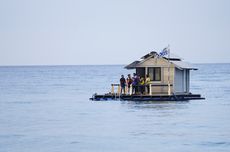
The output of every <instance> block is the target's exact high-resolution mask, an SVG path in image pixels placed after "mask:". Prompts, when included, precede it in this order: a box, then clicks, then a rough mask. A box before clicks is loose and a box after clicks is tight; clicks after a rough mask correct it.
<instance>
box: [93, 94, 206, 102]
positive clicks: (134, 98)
mask: <svg viewBox="0 0 230 152" xmlns="http://www.w3.org/2000/svg"><path fill="white" fill-rule="evenodd" d="M204 99H205V98H203V97H201V95H200V94H178V95H175V94H172V95H166V94H162V95H135V94H132V95H125V94H121V95H119V94H104V95H98V94H94V95H93V96H92V98H90V100H93V101H103V100H104V101H105V100H121V101H188V100H204Z"/></svg>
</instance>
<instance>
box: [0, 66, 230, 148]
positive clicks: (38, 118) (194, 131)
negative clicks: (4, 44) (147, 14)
mask: <svg viewBox="0 0 230 152" xmlns="http://www.w3.org/2000/svg"><path fill="white" fill-rule="evenodd" d="M197 66H198V67H199V71H193V72H192V78H191V79H192V80H191V92H193V93H200V94H202V96H204V97H206V100H198V101H189V102H145V103H141V102H132V101H94V102H93V101H90V100H89V98H90V97H91V96H92V94H93V93H95V92H97V93H105V92H108V91H110V84H111V83H114V82H118V80H119V77H120V74H128V73H132V72H133V71H128V70H125V69H123V66H28V67H0V152H92V151H94V152H103V151H105V152H108V151H109V152H115V151H116V152H143V151H144V152H153V151H157V152H168V151H175V152H178V151H181V152H184V151H186V152H190V151H191V152H194V151H195V152H203V151H209V152H217V151H218V152H224V151H226V152H227V151H230V64H200V65H197Z"/></svg>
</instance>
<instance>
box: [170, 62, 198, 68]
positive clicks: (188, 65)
mask: <svg viewBox="0 0 230 152" xmlns="http://www.w3.org/2000/svg"><path fill="white" fill-rule="evenodd" d="M170 62H171V63H173V64H174V65H175V66H176V67H177V68H179V69H189V70H198V68H196V67H194V66H193V65H192V64H191V63H188V62H184V61H170Z"/></svg>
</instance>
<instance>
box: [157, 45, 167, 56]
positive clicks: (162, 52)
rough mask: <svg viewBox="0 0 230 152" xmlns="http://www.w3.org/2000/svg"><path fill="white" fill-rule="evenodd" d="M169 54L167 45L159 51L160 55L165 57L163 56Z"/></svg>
mask: <svg viewBox="0 0 230 152" xmlns="http://www.w3.org/2000/svg"><path fill="white" fill-rule="evenodd" d="M168 54H169V48H168V47H166V48H164V49H163V50H162V51H161V52H160V53H159V55H158V57H163V56H165V55H168Z"/></svg>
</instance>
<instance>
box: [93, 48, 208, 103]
mask: <svg viewBox="0 0 230 152" xmlns="http://www.w3.org/2000/svg"><path fill="white" fill-rule="evenodd" d="M166 55H168V56H167V57H166ZM125 68H126V69H135V70H136V75H137V77H142V78H146V76H149V78H150V82H148V83H147V84H144V85H143V84H142V85H141V86H140V85H139V84H138V85H134V86H132V85H130V88H127V86H126V88H125V90H126V91H125V93H124V94H121V87H120V84H111V86H112V89H111V92H110V93H106V94H104V95H98V94H96V93H95V94H94V95H93V97H92V98H90V99H91V100H109V99H112V100H117V99H119V100H131V101H184V100H195V99H205V98H203V97H201V95H200V94H192V93H191V92H190V71H191V70H197V68H196V67H194V66H193V65H192V64H190V63H188V62H185V61H183V59H182V58H180V57H178V56H176V55H174V54H170V50H169V47H167V48H165V49H163V50H162V51H161V52H160V53H159V54H158V53H157V52H155V51H152V52H150V53H148V54H146V55H144V56H143V57H141V60H139V61H134V62H132V63H130V64H129V65H127V66H125ZM134 79H135V78H134ZM115 86H117V87H118V91H117V93H115V92H114V87H115ZM132 87H135V88H137V87H142V88H143V87H144V88H145V92H144V93H140V92H136V90H135V91H134V92H135V93H133V90H134V89H133V88H132ZM128 90H129V91H128Z"/></svg>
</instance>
